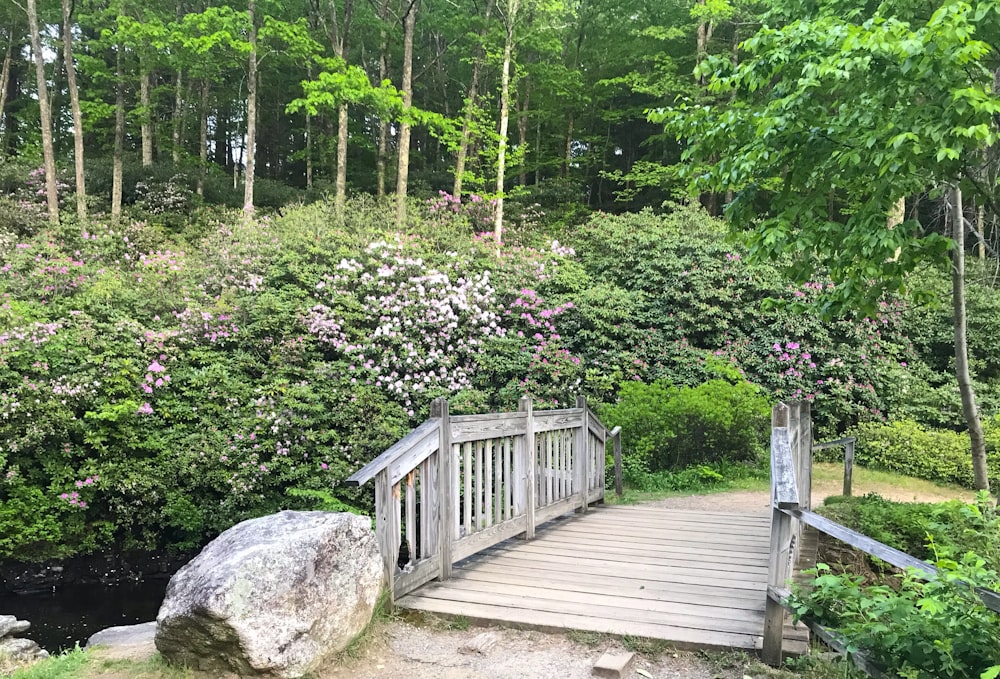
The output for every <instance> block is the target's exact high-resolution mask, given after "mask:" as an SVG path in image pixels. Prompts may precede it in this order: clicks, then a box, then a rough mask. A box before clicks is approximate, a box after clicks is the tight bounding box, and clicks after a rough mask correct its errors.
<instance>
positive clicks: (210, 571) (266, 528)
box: [156, 511, 383, 679]
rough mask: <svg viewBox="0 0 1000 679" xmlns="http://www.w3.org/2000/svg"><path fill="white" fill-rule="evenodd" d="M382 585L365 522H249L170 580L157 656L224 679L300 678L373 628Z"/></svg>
mask: <svg viewBox="0 0 1000 679" xmlns="http://www.w3.org/2000/svg"><path fill="white" fill-rule="evenodd" d="M382 585H383V580H382V563H381V559H380V557H379V552H378V544H377V542H376V540H375V534H374V533H373V532H372V530H371V525H370V523H369V520H368V519H366V518H363V517H360V516H354V515H352V514H335V513H331V512H292V511H285V512H281V513H279V514H274V515H271V516H266V517H263V518H260V519H252V520H250V521H244V522H243V523H240V524H238V525H236V526H233V527H232V528H230V529H229V530H227V531H226V532H224V533H223V534H222V535H220V536H219V537H218V538H216V539H215V540H213V541H212V542H211V543H209V545H208V546H207V547H205V549H204V550H202V552H201V554H199V555H198V556H197V557H195V558H194V559H193V560H192V561H191V562H190V563H188V564H187V565H186V566H184V567H183V568H182V569H181V570H180V571H178V572H177V573H176V574H175V575H174V577H172V578H171V579H170V584H169V585H168V586H167V593H166V597H165V598H164V601H163V605H162V606H161V607H160V612H159V614H158V615H157V617H156V623H157V626H156V648H157V649H158V650H159V651H160V653H162V654H163V656H164V657H165V658H166V659H167V660H168V661H170V662H174V663H179V664H183V665H186V666H189V667H193V668H196V669H199V670H202V671H206V672H210V673H213V674H216V675H219V674H224V673H226V672H234V673H236V674H238V675H240V676H245V677H249V676H254V677H269V678H275V679H293V678H295V677H301V676H302V675H304V674H306V673H308V672H310V671H312V670H314V669H316V668H317V667H318V665H319V664H320V663H321V662H322V660H323V659H324V658H327V657H329V656H330V655H332V654H335V653H338V652H340V651H342V650H343V649H344V648H346V647H347V644H348V643H350V641H351V639H353V638H354V637H356V636H357V635H358V634H359V633H360V632H361V631H362V630H363V629H364V628H365V626H366V625H367V624H368V622H369V621H370V620H371V616H372V612H373V610H374V606H375V603H376V600H377V599H378V595H379V592H380V590H381V588H382Z"/></svg>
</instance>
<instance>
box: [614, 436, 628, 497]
mask: <svg viewBox="0 0 1000 679" xmlns="http://www.w3.org/2000/svg"><path fill="white" fill-rule="evenodd" d="M611 442H612V444H613V450H614V459H615V493H616V494H617V495H618V497H621V496H622V495H623V494H624V493H625V488H624V486H623V484H622V428H621V427H615V428H614V429H612V430H611Z"/></svg>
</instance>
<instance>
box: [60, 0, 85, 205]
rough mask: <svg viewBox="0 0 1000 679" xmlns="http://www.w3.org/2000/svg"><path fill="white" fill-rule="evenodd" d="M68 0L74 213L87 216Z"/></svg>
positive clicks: (66, 29) (65, 17) (66, 47)
mask: <svg viewBox="0 0 1000 679" xmlns="http://www.w3.org/2000/svg"><path fill="white" fill-rule="evenodd" d="M70 13H71V12H70V0H62V20H63V36H62V37H63V60H64V61H65V64H66V88H67V89H68V90H69V103H70V108H71V109H72V112H73V167H74V169H75V175H76V214H77V216H78V217H79V218H80V219H81V220H83V219H86V218H87V182H86V178H85V173H84V167H83V113H82V111H81V110H80V90H79V89H78V88H77V85H76V64H75V63H74V62H73V30H72V26H71V24H70V19H71V17H70Z"/></svg>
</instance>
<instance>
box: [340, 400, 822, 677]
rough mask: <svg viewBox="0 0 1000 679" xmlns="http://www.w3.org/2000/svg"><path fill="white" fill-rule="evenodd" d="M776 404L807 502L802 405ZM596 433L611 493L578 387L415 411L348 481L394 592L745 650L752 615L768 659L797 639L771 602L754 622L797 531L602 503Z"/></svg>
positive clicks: (438, 609) (757, 521) (465, 609)
mask: <svg viewBox="0 0 1000 679" xmlns="http://www.w3.org/2000/svg"><path fill="white" fill-rule="evenodd" d="M782 407H784V408H786V411H787V412H785V411H782V412H784V417H785V420H786V422H785V424H786V426H785V428H784V429H783V430H782V431H784V432H785V436H784V438H783V439H782V445H784V448H782V450H783V451H785V453H786V454H787V455H788V461H787V463H788V464H794V465H798V466H799V469H800V470H802V471H803V472H804V474H805V476H804V479H805V483H804V487H803V488H800V492H801V494H802V495H803V497H804V498H805V502H806V503H808V499H807V498H808V476H809V475H808V468H809V463H808V461H807V458H808V457H809V455H803V454H802V453H803V452H804V451H807V450H808V449H809V444H808V443H807V442H810V441H811V437H810V436H809V435H808V407H807V406H806V410H805V412H804V415H805V416H804V418H803V417H800V415H801V409H800V408H799V407H798V406H796V407H795V408H794V409H793V410H789V409H788V408H787V407H785V406H782ZM776 412H778V411H777V410H776ZM789 413H791V415H789ZM778 417H780V415H778ZM789 417H791V418H792V421H791V422H789V421H788V418H789ZM788 425H791V426H788ZM803 430H804V431H803ZM788 432H793V433H794V435H793V436H791V437H789V436H788ZM608 443H611V444H613V446H614V448H613V449H614V454H613V460H614V468H613V471H614V478H615V485H616V488H617V490H618V492H621V441H620V436H619V431H618V429H617V428H616V429H615V430H611V431H609V430H608V429H607V428H606V427H605V426H604V425H603V424H602V423H601V422H600V420H599V419H598V418H597V417H596V416H595V415H594V413H593V412H592V411H591V410H590V409H589V408H588V407H587V404H586V402H585V401H583V400H582V399H580V400H578V401H577V407H576V408H570V409H565V410H549V411H533V410H532V405H531V402H530V400H528V399H522V400H521V402H520V407H519V410H518V412H515V413H500V414H489V415H461V416H450V415H449V412H448V404H447V402H446V401H444V400H442V399H439V400H437V401H435V402H434V404H433V407H432V411H431V418H430V419H428V420H427V421H426V422H425V423H424V424H422V425H420V426H419V427H417V428H416V429H415V430H413V431H412V432H411V433H410V434H409V435H408V436H406V437H405V438H404V439H402V440H401V441H399V442H398V443H397V444H396V445H394V446H393V447H392V448H390V449H389V450H387V451H386V452H385V453H383V454H382V455H381V456H379V457H378V458H377V459H375V460H374V461H372V462H371V463H370V464H368V465H366V466H365V467H364V468H362V469H361V470H359V471H358V472H357V473H356V474H354V475H353V476H352V477H351V478H350V479H349V483H353V484H358V485H361V484H364V483H367V482H369V481H374V483H375V508H376V534H377V536H378V540H379V547H380V550H381V553H382V558H383V565H384V570H385V577H386V582H387V584H388V587H389V590H390V591H391V593H392V596H393V599H394V601H395V603H396V604H397V605H399V606H401V607H404V608H408V609H415V610H421V611H430V612H434V613H438V614H443V615H448V616H462V617H464V618H467V619H470V620H474V621H482V622H496V623H501V624H505V625H512V626H520V627H531V628H541V629H553V630H554V629H573V630H584V631H590V632H601V633H610V634H615V635H623V636H624V635H630V636H637V637H649V638H654V639H660V640H666V641H669V642H672V643H673V644H675V645H676V646H678V647H682V648H741V649H750V650H753V649H761V648H762V647H763V646H764V645H765V627H767V628H768V630H769V631H768V634H769V635H770V639H771V641H770V642H769V643H770V645H771V646H772V647H773V646H775V645H776V646H777V653H778V657H779V658H780V657H781V652H782V643H783V640H784V642H785V643H784V647H785V649H786V650H790V649H789V646H790V645H791V644H792V643H795V644H797V645H798V646H799V647H801V646H802V644H803V642H804V640H805V639H807V636H806V633H805V631H804V629H793V628H792V627H791V626H790V625H787V624H785V621H784V612H783V611H782V610H781V609H780V608H778V609H774V608H773V607H772V608H771V610H770V612H769V615H770V620H769V623H770V624H767V625H766V624H765V618H766V613H767V612H768V610H769V604H768V601H769V598H768V592H769V586H770V587H771V589H772V590H774V589H776V588H778V587H783V586H784V585H785V583H786V581H787V580H788V579H789V577H790V576H791V575H792V565H793V564H794V563H795V561H796V559H797V558H798V556H799V549H798V548H799V545H800V544H801V542H802V540H801V535H799V534H798V533H796V532H795V531H793V530H792V529H791V528H789V529H788V530H784V529H785V528H788V526H785V524H784V523H781V522H777V523H776V524H775V525H776V526H778V527H781V528H782V530H783V532H780V534H779V533H775V532H774V531H772V530H771V526H772V513H773V512H768V511H766V510H765V511H762V512H760V513H743V514H737V513H729V512H723V511H717V512H693V511H674V510H667V509H663V508H656V507H651V506H642V505H636V506H606V505H603V500H604V493H605V485H606V473H607V470H606V468H605V466H606V462H605V460H606V453H605V450H606V445H607V444H608ZM442 451H443V454H442ZM772 464H773V463H772ZM786 466H787V465H786ZM800 506H805V507H808V504H805V505H801V504H800ZM775 511H776V510H775Z"/></svg>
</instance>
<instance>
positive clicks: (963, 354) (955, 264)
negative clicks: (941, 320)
mask: <svg viewBox="0 0 1000 679" xmlns="http://www.w3.org/2000/svg"><path fill="white" fill-rule="evenodd" d="M951 194H952V204H951V209H952V215H951V216H952V222H953V224H952V226H953V227H954V238H955V249H954V251H953V253H952V260H953V261H952V269H951V291H952V306H953V309H954V313H955V375H956V377H957V378H958V392H959V394H960V395H961V397H962V414H963V415H964V416H965V422H966V424H967V425H968V426H969V439H970V442H971V444H972V476H973V485H974V486H975V488H976V489H977V490H989V489H990V481H989V477H988V475H987V469H986V443H985V441H984V439H983V425H982V422H981V421H980V419H979V409H978V408H977V406H976V394H975V391H973V388H972V378H971V377H970V376H969V345H968V339H967V337H966V320H967V318H966V313H965V217H964V211H963V209H962V190H961V189H960V188H959V187H957V186H956V187H954V188H952V191H951Z"/></svg>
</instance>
